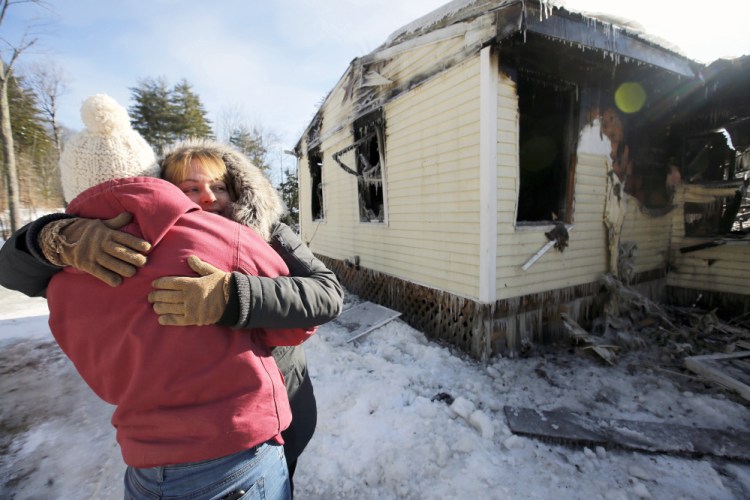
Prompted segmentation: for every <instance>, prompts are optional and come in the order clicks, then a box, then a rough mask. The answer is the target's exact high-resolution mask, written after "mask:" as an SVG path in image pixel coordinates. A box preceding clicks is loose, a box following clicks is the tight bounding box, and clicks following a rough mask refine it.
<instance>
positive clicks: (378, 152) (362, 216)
mask: <svg viewBox="0 0 750 500" xmlns="http://www.w3.org/2000/svg"><path fill="white" fill-rule="evenodd" d="M352 135H353V138H354V144H356V145H357V146H356V148H355V161H356V169H357V207H358V213H359V221H360V222H361V223H372V224H385V223H386V222H387V220H388V217H387V205H386V197H385V115H384V113H383V110H382V109H378V110H375V111H372V112H370V113H368V114H366V115H363V116H361V117H360V118H358V119H356V120H355V121H354V123H353V124H352Z"/></svg>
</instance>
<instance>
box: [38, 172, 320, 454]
mask: <svg viewBox="0 0 750 500" xmlns="http://www.w3.org/2000/svg"><path fill="white" fill-rule="evenodd" d="M124 211H127V212H130V213H131V214H133V223H131V224H129V225H128V226H126V227H125V228H123V230H124V231H126V232H128V233H130V234H133V235H135V236H138V237H140V238H143V239H145V240H147V241H149V242H150V243H151V244H152V245H153V249H152V251H151V252H150V254H149V256H148V264H146V266H145V267H144V268H142V269H140V270H139V271H138V272H137V273H136V275H135V276H134V277H132V278H127V279H125V280H123V283H122V284H121V285H120V286H118V287H116V288H112V287H110V286H108V285H106V284H105V283H103V282H101V281H99V280H98V279H96V278H94V277H92V276H90V275H88V274H85V273H82V272H80V271H77V270H75V269H74V268H72V267H67V268H65V269H64V271H63V272H60V273H58V274H57V275H55V277H54V278H53V279H52V281H51V282H50V285H49V287H48V288H47V300H48V303H49V309H50V318H49V324H50V329H51V330H52V334H53V335H54V337H55V339H56V340H57V342H58V343H59V344H60V347H61V348H62V350H63V351H64V352H65V354H67V355H68V357H69V358H70V359H71V360H72V361H73V364H74V365H75V367H76V369H77V370H78V372H79V373H80V374H81V376H82V377H83V379H84V380H85V381H86V383H87V384H88V385H89V386H90V387H91V388H92V389H93V390H94V392H96V394H97V395H98V396H99V397H101V398H102V399H103V400H105V401H107V402H108V403H111V404H113V405H116V406H117V408H116V410H115V412H114V414H113V416H112V424H113V425H114V426H115V428H116V429H117V441H118V442H119V443H120V447H121V449H122V455H123V458H124V460H125V463H127V464H128V465H130V466H133V467H141V468H142V467H155V466H161V465H168V464H177V463H185V462H197V461H202V460H208V459H212V458H217V457H222V456H225V455H229V454H232V453H236V452H239V451H242V450H245V449H247V448H251V447H253V446H255V445H257V444H260V443H263V442H265V441H268V440H269V439H275V440H277V441H278V442H280V443H281V442H282V440H281V436H280V433H281V431H282V430H284V429H285V428H286V427H287V426H288V425H289V422H290V421H291V413H290V410H289V402H288V400H287V395H286V390H285V388H284V381H283V379H282V377H281V375H280V373H279V370H278V368H277V367H276V363H275V362H274V360H273V358H272V357H271V355H270V352H269V348H268V346H274V345H296V344H299V343H301V342H303V341H304V340H306V339H307V338H308V337H309V336H310V335H311V334H312V333H313V332H314V330H303V329H297V330H260V329H258V330H250V331H248V330H233V329H230V328H226V327H220V326H190V327H174V326H161V325H159V322H158V316H157V315H156V313H154V311H153V309H152V306H151V304H150V303H149V302H148V300H147V296H148V294H149V292H150V291H151V290H152V288H151V282H152V281H153V280H154V279H156V278H158V277H161V276H169V275H184V276H190V275H194V274H195V273H194V272H193V271H192V270H191V269H190V268H189V267H188V265H187V263H186V260H187V258H188V257H189V256H190V255H197V256H198V257H200V258H201V259H203V260H204V261H206V262H208V263H210V264H212V265H214V266H216V267H217V268H219V269H222V270H225V271H239V272H242V273H244V274H252V275H258V276H268V277H276V276H279V275H287V274H288V269H287V267H286V265H285V264H284V262H283V260H282V259H281V258H280V257H279V256H278V255H277V254H276V252H274V251H273V249H272V248H271V247H270V246H269V245H268V244H267V243H266V242H265V241H263V240H262V239H261V238H260V237H259V236H258V235H257V234H256V233H255V232H254V231H252V230H251V229H248V228H247V227H245V226H241V225H239V224H237V223H235V222H232V221H230V220H228V219H225V218H223V217H221V216H218V215H215V214H212V213H209V212H204V211H202V210H200V208H199V207H198V206H197V205H195V204H194V203H193V202H191V201H190V200H189V199H188V198H187V197H186V196H185V195H184V194H183V193H182V192H181V191H180V190H179V189H178V188H177V187H176V186H174V185H172V184H170V183H168V182H166V181H163V180H160V179H155V178H150V177H149V178H146V177H138V178H129V179H116V180H113V181H109V182H105V183H103V184H99V185H97V186H94V187H92V188H91V189H88V190H86V191H84V192H83V193H81V194H80V195H78V196H77V197H76V198H75V199H74V200H73V201H72V202H71V204H70V206H69V207H68V209H67V212H68V213H70V214H74V215H78V216H81V217H89V218H99V219H109V218H112V217H115V216H116V215H117V214H119V213H121V212H124Z"/></svg>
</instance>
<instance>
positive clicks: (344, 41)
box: [0, 0, 750, 161]
mask: <svg viewBox="0 0 750 500" xmlns="http://www.w3.org/2000/svg"><path fill="white" fill-rule="evenodd" d="M47 3H48V5H49V6H50V7H51V11H53V12H48V11H43V10H40V9H39V8H36V7H33V5H28V4H20V5H14V6H11V10H10V11H9V14H8V18H7V19H6V20H5V22H4V24H3V26H2V27H0V37H2V38H4V39H5V40H7V41H10V42H17V40H18V39H19V37H20V36H21V34H22V32H23V30H24V29H25V28H26V27H28V26H29V25H30V23H31V25H32V29H33V34H36V36H37V37H38V38H39V41H38V43H37V45H35V46H34V47H33V50H31V51H29V52H28V53H25V54H24V55H23V57H22V59H20V60H19V69H20V71H21V72H22V71H23V69H24V66H25V65H27V64H28V63H30V62H32V61H41V62H44V61H54V62H55V63H56V64H57V65H58V66H60V67H61V68H62V69H63V71H64V73H65V76H66V79H67V85H68V92H67V93H66V94H65V95H64V96H63V97H62V101H61V106H60V120H61V122H62V123H63V124H64V125H66V126H68V127H70V128H73V129H78V128H80V127H81V123H80V118H79V107H80V104H81V102H82V101H83V99H85V98H86V97H87V96H89V95H91V94H95V93H99V92H105V93H108V94H110V95H112V96H113V97H115V98H116V99H117V100H118V101H120V102H121V103H122V104H123V105H125V106H129V105H130V104H131V103H130V90H129V89H130V88H131V87H134V86H135V85H136V84H137V82H138V81H139V80H140V79H144V78H156V77H161V76H163V77H165V78H166V79H167V81H168V82H169V83H170V84H174V83H176V82H177V81H178V80H180V79H181V78H186V79H187V80H188V81H189V82H190V83H191V84H192V85H193V87H194V89H195V91H196V92H197V93H198V94H199V95H200V97H201V99H202V100H203V103H204V104H205V105H206V108H207V110H208V112H209V118H210V119H211V120H212V121H213V122H214V124H215V125H216V127H215V129H216V128H217V127H219V126H220V123H221V122H222V121H226V116H228V115H232V114H233V115H241V117H242V118H243V119H244V120H245V121H246V122H248V123H250V124H255V123H258V124H261V125H262V126H263V127H264V128H266V129H268V130H271V131H274V132H276V134H277V135H278V136H279V137H280V141H279V148H280V149H288V148H290V147H291V146H293V145H294V144H295V143H296V141H297V139H298V138H299V136H300V135H301V133H302V132H303V130H304V128H305V127H306V126H307V124H308V122H309V121H310V119H311V118H312V116H313V114H314V113H315V111H316V109H317V106H318V105H319V104H320V102H321V101H322V99H323V98H324V96H325V95H326V93H327V92H328V91H329V90H331V89H332V88H333V86H334V85H335V84H336V82H337V81H338V79H339V78H340V77H341V76H342V75H343V73H344V71H345V70H346V68H347V66H348V64H349V62H350V61H351V60H352V59H353V58H355V57H358V56H362V55H364V54H367V53H368V52H370V51H371V50H373V49H375V48H376V47H377V46H378V45H380V44H381V43H383V42H384V41H385V40H386V38H387V37H388V36H389V35H390V34H391V33H392V32H394V31H396V30H397V29H398V28H400V27H401V26H403V25H405V24H407V23H409V22H411V21H413V20H414V19H416V18H418V17H420V16H422V15H425V14H428V13H429V12H431V11H432V10H434V9H436V8H438V7H440V6H441V5H443V4H444V3H446V2H444V1H442V0H265V1H260V0H213V1H205V0H120V1H114V0H112V1H102V0H49V1H48V2H47ZM558 3H565V4H566V5H567V6H569V7H573V8H579V9H583V10H590V11H598V12H609V13H612V14H616V15H619V16H624V17H627V18H631V19H634V20H636V21H638V22H639V23H640V24H641V25H642V26H643V28H644V29H645V30H646V31H649V32H652V33H654V34H656V35H659V36H662V37H663V38H665V39H667V40H669V41H671V42H672V43H674V44H676V45H677V46H679V47H681V48H682V50H683V51H684V53H686V55H688V56H689V57H692V58H694V59H696V60H700V61H702V62H710V61H712V60H714V59H716V58H718V57H722V56H740V55H743V54H749V53H750V30H748V29H747V27H746V24H747V21H748V19H750V2H749V1H748V0H715V1H713V2H711V3H710V4H703V5H702V8H700V9H698V8H696V7H695V6H693V5H691V4H690V2H686V1H684V0H620V1H615V0H564V2H560V1H559V0H558ZM40 14H41V15H43V18H42V19H37V20H34V21H31V19H32V17H33V16H37V17H39V16H40ZM2 50H3V55H4V56H5V54H6V53H7V51H6V47H5V46H3V47H2ZM285 161H286V160H285Z"/></svg>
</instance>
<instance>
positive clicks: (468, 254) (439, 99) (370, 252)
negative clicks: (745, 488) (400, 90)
mask: <svg viewBox="0 0 750 500" xmlns="http://www.w3.org/2000/svg"><path fill="white" fill-rule="evenodd" d="M449 42H450V41H449ZM449 42H444V43H443V44H433V45H431V46H430V47H431V49H430V50H431V51H434V50H436V49H438V48H439V47H440V46H443V45H445V44H446V43H449ZM430 50H427V49H420V50H416V51H413V53H406V54H402V55H401V56H399V57H398V58H397V59H396V60H397V61H399V62H398V64H395V63H391V64H389V65H388V66H386V68H385V69H384V70H383V71H382V72H381V74H384V75H385V76H387V77H388V78H393V73H390V72H389V71H390V70H393V71H396V72H397V73H398V75H400V76H399V78H406V77H407V76H408V74H411V73H414V72H420V71H422V70H424V68H425V64H427V65H431V64H433V63H429V64H428V62H426V60H428V59H429V58H430V57H440V56H439V55H435V56H430V54H431V53H432V52H431V51H430ZM343 95H344V94H343V92H342V91H341V89H336V90H335V91H334V92H333V93H332V95H331V98H329V100H328V101H327V105H326V107H325V110H324V113H325V114H324V119H323V132H322V133H321V136H322V137H323V138H324V141H323V143H322V144H321V150H322V151H324V158H323V188H324V199H325V204H326V205H325V211H326V217H325V222H322V223H313V222H312V221H311V220H310V210H309V205H310V197H309V187H308V186H309V171H308V170H307V168H306V165H307V163H306V162H307V159H306V158H302V161H301V168H300V186H301V189H300V208H301V210H300V212H301V214H300V216H301V218H302V221H303V224H302V226H303V228H304V232H303V238H304V239H305V241H310V247H311V248H312V249H313V251H315V252H318V253H321V254H323V255H327V256H329V257H332V258H334V259H340V260H344V259H350V260H352V259H353V257H354V256H358V257H359V259H360V265H362V266H363V267H366V268H368V269H372V270H375V271H379V272H382V273H385V274H388V275H392V276H396V277H399V278H402V279H405V280H408V281H412V282H416V283H420V284H423V285H427V286H429V287H433V288H437V289H441V290H446V291H449V292H451V293H455V294H457V295H463V296H469V297H475V296H476V295H477V293H478V277H477V276H478V267H479V179H478V171H479V170H478V164H479V59H478V57H475V58H472V59H470V60H468V61H466V62H464V63H462V64H460V65H457V66H456V67H454V68H451V69H449V70H447V71H445V72H443V73H441V74H439V75H437V76H435V77H433V78H432V79H430V80H428V81H427V82H425V83H423V84H422V85H420V86H418V87H416V88H414V89H412V90H411V91H409V92H408V93H406V94H404V95H402V96H400V97H398V98H396V99H394V100H392V101H391V102H390V103H388V104H387V105H386V106H385V108H384V109H385V117H386V174H385V177H386V179H385V180H386V190H385V198H386V205H387V224H376V223H360V222H359V213H358V209H357V207H358V204H357V183H356V178H355V177H354V176H352V175H350V174H347V173H346V172H345V171H344V170H342V169H341V168H339V166H338V165H337V164H336V163H335V162H334V161H333V159H332V157H331V155H332V154H333V153H334V152H336V151H339V150H341V149H343V148H344V147H346V146H348V145H349V144H351V142H352V138H351V125H350V121H349V122H347V121H346V120H347V117H349V116H350V115H351V114H352V112H351V110H349V109H348V108H347V106H341V105H340V103H342V102H343V100H342V98H343ZM341 123H349V124H348V125H346V126H344V127H341V126H340V124H341ZM347 157H349V160H350V163H349V164H353V163H354V162H353V153H349V154H347V155H343V157H342V159H343V160H344V162H345V163H346V162H347V161H346V159H347Z"/></svg>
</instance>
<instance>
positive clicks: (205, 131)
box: [170, 78, 213, 140]
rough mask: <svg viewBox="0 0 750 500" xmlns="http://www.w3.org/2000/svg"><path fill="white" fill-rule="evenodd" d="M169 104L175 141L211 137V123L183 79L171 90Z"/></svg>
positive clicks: (201, 104)
mask: <svg viewBox="0 0 750 500" xmlns="http://www.w3.org/2000/svg"><path fill="white" fill-rule="evenodd" d="M170 104H171V106H172V113H173V118H174V134H175V138H176V139H178V140H183V139H187V138H189V137H211V136H213V131H212V130H211V121H210V120H209V119H208V118H207V117H206V114H207V113H206V110H205V108H204V107H203V103H202V102H201V100H200V97H198V95H197V94H196V93H195V92H193V88H192V86H191V85H190V84H189V83H188V81H187V80H185V79H184V78H183V79H182V80H180V82H179V83H178V84H177V85H175V87H174V89H173V90H172V92H171V96H170Z"/></svg>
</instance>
